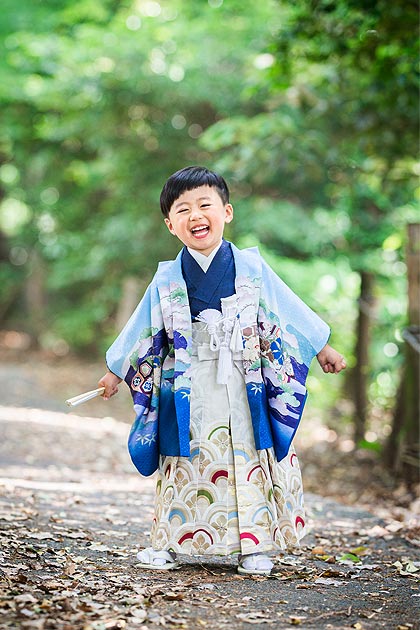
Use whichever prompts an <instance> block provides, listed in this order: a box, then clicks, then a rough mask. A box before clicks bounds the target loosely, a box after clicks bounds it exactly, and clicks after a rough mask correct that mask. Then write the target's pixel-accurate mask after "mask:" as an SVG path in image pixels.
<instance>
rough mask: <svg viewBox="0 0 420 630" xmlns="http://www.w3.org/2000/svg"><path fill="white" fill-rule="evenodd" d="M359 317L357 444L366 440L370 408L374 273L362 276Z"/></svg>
mask: <svg viewBox="0 0 420 630" xmlns="http://www.w3.org/2000/svg"><path fill="white" fill-rule="evenodd" d="M360 279H361V284H360V297H359V316H358V320H357V331H356V339H357V341H356V351H355V354H356V366H355V368H354V371H353V375H352V380H353V383H352V385H353V392H354V405H355V418H354V439H355V442H356V444H357V443H358V442H359V441H360V440H362V439H363V438H364V435H365V427H366V417H367V408H368V394H367V390H368V373H369V343H370V327H371V319H372V309H373V306H374V297H373V287H374V276H373V274H372V273H369V272H367V271H362V272H361V274H360Z"/></svg>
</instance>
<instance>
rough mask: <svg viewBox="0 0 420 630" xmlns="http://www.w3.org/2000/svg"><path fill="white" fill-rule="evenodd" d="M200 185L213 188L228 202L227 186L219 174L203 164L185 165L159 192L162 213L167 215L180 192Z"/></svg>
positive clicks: (224, 201)
mask: <svg viewBox="0 0 420 630" xmlns="http://www.w3.org/2000/svg"><path fill="white" fill-rule="evenodd" d="M200 186H210V188H215V189H216V190H217V192H218V193H219V196H220V198H221V200H222V201H223V203H224V204H226V203H229V188H228V186H227V184H226V182H225V180H224V179H223V177H222V176H221V175H218V174H217V173H214V172H213V171H210V170H209V169H208V168H206V167H205V166H186V167H185V168H182V169H181V170H180V171H177V172H176V173H174V174H173V175H171V176H170V177H169V178H168V179H167V180H166V183H165V185H164V187H163V188H162V192H161V194H160V209H161V210H162V214H163V215H164V216H165V217H167V216H168V215H169V211H170V209H171V207H172V204H173V203H174V202H175V201H176V200H177V199H178V198H179V197H180V196H181V195H182V193H184V192H185V191H186V190H194V188H199V187H200Z"/></svg>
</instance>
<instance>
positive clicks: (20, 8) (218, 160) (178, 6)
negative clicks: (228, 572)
mask: <svg viewBox="0 0 420 630" xmlns="http://www.w3.org/2000/svg"><path fill="white" fill-rule="evenodd" d="M416 26H417V7H416V5H415V4H414V2H410V1H408V2H407V1H405V2H402V1H401V0H396V1H395V2H393V3H392V4H389V3H387V2H385V0H383V1H376V2H375V1H374V0H369V2H362V1H361V0H359V1H358V0H347V1H345V0H338V1H334V2H332V1H330V0H323V1H322V2H317V3H314V2H312V1H310V0H299V1H297V2H279V1H276V0H267V1H266V2H262V3H255V2H251V1H250V0H241V1H239V0H229V1H227V0H225V1H224V2H223V0H208V1H204V0H202V1H200V2H196V1H193V0H166V1H165V2H158V1H157V0H136V1H135V2H131V1H124V2H112V1H111V0H95V1H93V0H77V1H73V0H72V1H70V0H42V1H41V0H21V1H20V2H19V3H18V4H16V3H15V2H12V0H4V1H3V4H2V18H1V20H0V36H1V39H0V106H1V118H0V230H1V235H2V240H1V243H0V255H1V260H0V292H1V301H2V305H3V309H2V317H3V325H4V326H13V325H20V326H24V325H25V321H26V320H27V318H28V315H29V317H30V309H31V305H30V304H26V307H25V305H24V304H23V298H22V295H23V288H24V285H25V284H26V283H27V282H28V278H30V277H31V272H32V268H31V260H32V259H33V253H34V252H36V253H37V255H38V256H39V258H40V259H41V261H43V265H44V268H45V270H46V272H47V273H46V286H45V291H46V295H47V297H48V302H47V311H46V315H47V319H46V330H45V334H44V336H42V335H41V337H40V339H41V342H42V339H47V340H51V339H58V340H60V339H64V340H65V341H66V342H67V343H68V344H69V346H70V347H71V348H72V349H74V350H75V351H84V352H89V353H94V354H95V353H99V352H101V351H103V349H104V347H105V346H106V343H107V341H108V340H109V339H110V338H111V337H112V335H113V334H115V329H114V323H115V320H114V317H115V313H116V309H117V305H118V302H119V299H120V297H121V286H122V279H123V278H124V277H125V276H136V277H138V278H140V279H141V281H142V283H143V285H144V284H145V283H147V282H148V280H149V279H150V277H151V276H152V274H153V272H154V270H155V268H156V264H157V261H158V260H162V259H167V258H171V257H173V256H174V254H175V253H176V252H177V251H178V249H179V244H178V243H177V242H176V241H175V240H174V239H173V238H172V237H171V236H170V235H169V233H168V232H167V231H166V229H165V228H164V226H163V224H162V218H161V215H160V210H159V205H158V199H159V193H160V190H161V187H162V185H163V183H164V181H165V179H166V178H167V176H168V175H170V174H171V173H172V172H173V171H175V170H177V169H178V168H181V167H182V166H184V165H187V164H192V163H200V164H201V163H203V164H205V165H207V166H209V167H216V168H217V169H218V170H220V172H222V174H224V175H225V176H226V178H227V179H228V181H229V183H230V185H231V188H232V200H233V203H234V206H235V221H234V222H233V224H232V225H231V226H229V231H228V233H227V237H228V238H232V239H233V240H235V242H237V243H238V244H239V245H255V244H258V245H260V246H261V249H262V251H263V253H264V255H265V256H266V257H267V259H268V260H269V261H270V263H271V264H272V265H273V267H274V268H275V269H276V270H278V272H279V273H280V275H282V277H284V279H285V280H286V282H288V283H289V284H290V285H291V286H292V288H293V289H294V290H296V291H297V292H298V293H299V294H300V295H301V296H302V297H303V298H304V299H305V300H306V301H307V302H308V303H310V304H311V305H312V306H313V307H314V308H315V309H316V310H317V311H319V312H320V313H321V314H322V315H323V316H324V317H325V318H326V319H327V320H328V321H330V322H331V324H332V326H333V331H334V332H333V341H334V342H335V343H336V344H337V345H339V346H340V348H341V349H342V350H343V352H344V353H345V354H346V356H347V357H348V361H349V363H350V365H351V364H352V362H353V361H354V357H353V356H352V352H353V347H354V333H353V328H354V320H355V317H356V313H357V295H358V283H359V277H358V273H357V272H359V271H360V270H364V269H365V270H369V271H374V272H375V274H376V275H377V278H378V282H377V289H376V291H377V296H376V297H377V302H378V308H377V320H376V322H375V327H374V343H373V349H372V366H373V367H372V374H371V383H372V385H371V390H370V394H371V399H372V402H373V403H375V404H378V405H380V406H381V407H382V408H387V407H389V406H390V405H391V404H392V400H393V396H394V393H395V389H396V382H397V367H398V361H399V354H400V353H399V347H400V344H401V341H402V339H401V328H402V327H403V325H404V321H405V310H406V306H405V295H406V287H405V266H404V262H403V259H404V242H405V226H406V224H407V222H409V221H413V220H416V218H417V217H418V215H417V214H416V212H417V210H418V207H417V200H418V197H417V198H416V187H417V185H418V181H417V177H418V174H419V167H418V165H416V163H415V159H416V157H417V103H418V101H417V89H418V84H417V75H416V71H415V59H416V58H417V54H418V50H417V41H418V39H417V33H416ZM139 297H140V296H139ZM48 343H50V341H48ZM315 389H316V386H315ZM330 390H331V388H329V389H328V391H327V388H325V389H324V390H322V392H321V395H324V396H325V397H326V398H328V397H329V396H330V394H329V392H330ZM336 391H337V390H336ZM334 396H335V397H336V396H337V394H335V395H334V394H331V400H330V399H329V398H328V400H329V403H330V404H333V403H334V402H335V400H334Z"/></svg>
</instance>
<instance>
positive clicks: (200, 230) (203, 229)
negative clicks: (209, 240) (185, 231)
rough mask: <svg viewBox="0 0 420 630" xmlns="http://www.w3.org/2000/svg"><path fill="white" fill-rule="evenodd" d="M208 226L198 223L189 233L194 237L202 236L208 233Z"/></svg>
mask: <svg viewBox="0 0 420 630" xmlns="http://www.w3.org/2000/svg"><path fill="white" fill-rule="evenodd" d="M209 231H210V228H209V226H208V225H199V226H198V227H195V228H192V230H191V234H192V235H193V236H194V237H195V238H204V237H205V236H207V234H208V233H209Z"/></svg>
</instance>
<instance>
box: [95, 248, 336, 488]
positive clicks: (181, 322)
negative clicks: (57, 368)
mask: <svg viewBox="0 0 420 630" xmlns="http://www.w3.org/2000/svg"><path fill="white" fill-rule="evenodd" d="M231 246H232V252H233V256H234V261H235V269H236V278H235V291H236V296H237V302H238V318H239V323H240V330H241V335H242V345H243V350H242V358H243V366H244V375H245V385H246V390H247V398H248V404H249V407H250V412H251V417H252V424H253V431H254V438H255V446H256V448H257V450H261V449H266V448H270V447H274V450H275V453H276V457H277V459H278V460H279V461H281V460H282V459H283V458H284V457H285V456H286V455H287V453H288V450H289V447H290V444H291V442H292V440H293V437H294V435H295V433H296V430H297V428H298V425H299V422H300V419H301V417H302V412H303V408H304V405H305V402H306V396H307V392H306V387H305V382H306V377H307V374H308V370H309V366H310V364H311V361H312V359H313V358H314V357H315V355H316V354H318V352H319V351H320V350H321V349H322V348H323V347H324V346H325V344H326V343H327V341H328V338H329V335H330V329H329V327H328V325H327V324H326V323H325V322H324V321H323V320H322V319H320V318H319V317H318V315H316V313H314V312H313V311H312V310H311V309H310V308H309V307H308V306H307V305H306V304H305V303H304V302H302V300H301V299H300V298H299V297H298V296H297V295H296V294H295V293H293V291H292V290H291V289H290V288H289V287H288V286H287V285H286V284H285V283H284V282H283V281H282V280H281V279H280V278H279V277H278V276H277V275H276V274H275V273H274V271H273V270H272V269H271V268H270V267H269V266H268V264H267V263H266V262H265V261H264V260H263V258H262V257H261V256H260V254H259V252H258V249H257V248H251V249H245V250H239V249H238V248H237V247H235V246H234V245H233V244H232V245H231ZM181 254H182V252H180V253H179V255H178V256H177V258H176V259H175V260H173V261H167V262H161V263H160V264H159V267H158V270H157V272H156V274H155V276H154V278H153V280H152V282H151V283H150V285H149V287H148V288H147V290H146V293H145V295H144V297H143V299H142V300H141V302H140V304H139V305H138V307H137V308H136V310H135V311H134V313H133V315H132V316H131V318H130V320H129V321H128V322H127V324H126V326H125V327H124V329H123V330H122V332H121V333H120V335H119V336H118V337H117V339H116V340H115V342H114V343H113V344H112V346H111V347H110V348H109V350H108V352H107V354H106V360H107V365H108V368H109V369H110V370H111V371H112V372H113V373H114V374H116V375H117V376H119V377H121V378H122V379H124V380H125V381H126V383H127V384H128V386H129V387H130V390H131V393H132V396H133V401H134V410H135V412H136V419H135V421H134V423H133V426H132V429H131V432H130V437H129V441H128V448H129V452H130V455H131V458H132V460H133V463H134V465H135V466H136V468H137V469H138V470H139V472H140V473H141V474H143V475H145V476H148V475H151V474H153V473H154V472H155V470H157V468H158V462H159V455H160V454H162V455H177V456H185V457H189V456H190V439H189V429H190V392H191V350H192V323H191V313H190V307H189V302H188V294H187V287H186V283H185V280H184V277H183V275H182V265H181ZM209 273H211V270H210V271H209Z"/></svg>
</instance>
